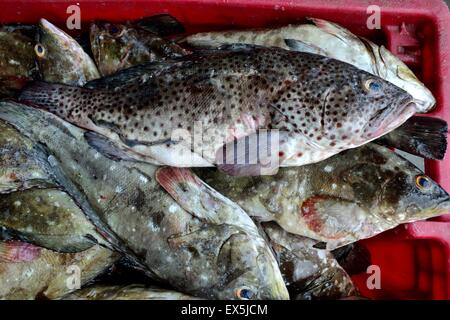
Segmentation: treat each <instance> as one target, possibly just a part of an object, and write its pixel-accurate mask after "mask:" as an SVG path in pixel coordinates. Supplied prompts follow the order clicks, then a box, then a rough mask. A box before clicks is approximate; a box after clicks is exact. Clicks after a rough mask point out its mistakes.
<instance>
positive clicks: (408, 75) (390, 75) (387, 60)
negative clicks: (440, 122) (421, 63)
mask: <svg viewBox="0 0 450 320" xmlns="http://www.w3.org/2000/svg"><path fill="white" fill-rule="evenodd" d="M376 58H377V59H376V60H377V63H378V64H379V65H380V66H379V69H382V70H383V69H384V70H385V76H384V77H383V78H384V79H386V80H388V81H389V82H392V83H393V84H395V85H396V86H398V87H399V88H402V89H403V90H405V91H407V92H408V93H409V94H411V95H412V96H413V98H414V100H415V103H416V105H417V110H418V112H421V113H425V112H429V111H430V110H432V109H433V108H434V106H435V105H436V99H435V98H434V96H433V94H432V93H431V91H430V90H429V89H427V88H426V87H425V85H424V84H423V83H422V82H421V81H420V80H419V79H417V77H416V76H415V75H414V73H413V72H412V71H411V70H410V69H409V68H408V67H407V66H406V65H405V64H404V63H403V62H402V61H401V60H400V59H398V58H397V57H396V56H394V55H393V54H392V53H391V52H390V51H389V50H387V49H386V48H385V47H383V46H381V47H380V49H379V51H378V54H377V56H376Z"/></svg>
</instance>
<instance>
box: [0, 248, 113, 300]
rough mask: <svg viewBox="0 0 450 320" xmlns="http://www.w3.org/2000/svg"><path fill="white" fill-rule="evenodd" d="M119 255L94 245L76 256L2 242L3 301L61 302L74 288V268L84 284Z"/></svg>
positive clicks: (0, 274)
mask: <svg viewBox="0 0 450 320" xmlns="http://www.w3.org/2000/svg"><path fill="white" fill-rule="evenodd" d="M118 259H119V255H118V254H117V253H114V252H113V251H111V250H109V249H106V248H104V247H101V246H99V245H95V246H93V247H91V248H89V249H87V250H84V251H81V252H77V253H58V252H55V251H51V250H47V249H45V248H42V247H38V246H34V245H31V244H29V243H26V242H19V241H0V283H1V284H2V285H1V286H0V299H2V300H3V299H6V300H22V299H24V300H32V299H58V298H61V297H63V296H65V295H67V294H68V293H70V292H72V291H74V290H76V289H75V288H73V289H71V288H70V287H69V286H68V283H70V284H71V283H72V282H71V281H70V280H71V278H70V277H71V276H73V272H74V271H73V270H74V268H75V267H78V268H79V271H80V277H81V278H80V283H81V285H84V284H86V283H88V282H90V281H91V280H93V279H94V278H95V277H96V276H98V275H100V274H101V273H102V272H104V271H105V270H106V269H107V268H108V267H110V266H111V265H112V264H113V263H114V262H115V261H117V260H118Z"/></svg>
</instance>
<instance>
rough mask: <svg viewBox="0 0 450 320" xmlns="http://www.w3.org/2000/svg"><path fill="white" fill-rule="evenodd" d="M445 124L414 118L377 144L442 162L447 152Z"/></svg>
mask: <svg viewBox="0 0 450 320" xmlns="http://www.w3.org/2000/svg"><path fill="white" fill-rule="evenodd" d="M447 133H448V125H447V122H446V121H444V120H441V119H438V118H433V117H420V116H414V117H412V118H411V119H409V120H408V121H406V122H405V123H404V124H403V125H402V126H400V127H399V128H397V129H396V130H394V131H393V132H391V133H389V134H387V135H385V136H383V137H382V138H380V139H378V140H377V142H379V143H380V144H383V145H385V146H388V147H393V148H396V149H400V150H402V151H405V152H408V153H411V154H413V155H416V156H420V157H423V158H426V159H434V160H442V159H443V158H444V156H445V152H446V151H447Z"/></svg>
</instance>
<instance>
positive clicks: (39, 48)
mask: <svg viewBox="0 0 450 320" xmlns="http://www.w3.org/2000/svg"><path fill="white" fill-rule="evenodd" d="M34 52H35V53H36V55H37V56H38V57H39V58H43V57H44V56H45V47H44V46H43V45H42V44H40V43H38V44H37V45H35V46H34Z"/></svg>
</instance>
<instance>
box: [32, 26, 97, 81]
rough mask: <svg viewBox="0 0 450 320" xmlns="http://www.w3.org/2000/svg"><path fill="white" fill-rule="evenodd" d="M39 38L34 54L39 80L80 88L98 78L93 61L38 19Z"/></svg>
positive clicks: (58, 31)
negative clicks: (37, 65) (39, 74)
mask: <svg viewBox="0 0 450 320" xmlns="http://www.w3.org/2000/svg"><path fill="white" fill-rule="evenodd" d="M38 35H39V40H38V44H37V45H36V46H35V50H34V51H35V55H36V59H37V61H38V64H39V71H40V73H41V78H42V80H44V81H47V82H52V83H63V84H69V85H75V86H82V85H84V84H85V83H86V82H88V81H90V80H93V79H97V78H99V77H100V74H99V72H98V70H97V67H96V65H95V63H94V61H93V60H92V59H91V58H90V57H89V55H88V54H87V53H86V52H84V50H83V48H82V47H81V46H80V45H79V44H78V43H77V42H76V41H75V40H74V39H73V38H72V37H71V36H69V35H68V34H67V33H65V32H64V31H62V30H61V29H59V28H57V27H56V26H54V25H53V24H51V23H50V22H48V21H47V20H45V19H41V20H40V21H39V31H38Z"/></svg>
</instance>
